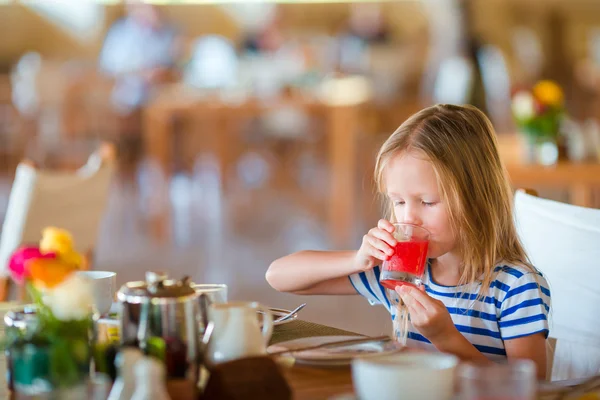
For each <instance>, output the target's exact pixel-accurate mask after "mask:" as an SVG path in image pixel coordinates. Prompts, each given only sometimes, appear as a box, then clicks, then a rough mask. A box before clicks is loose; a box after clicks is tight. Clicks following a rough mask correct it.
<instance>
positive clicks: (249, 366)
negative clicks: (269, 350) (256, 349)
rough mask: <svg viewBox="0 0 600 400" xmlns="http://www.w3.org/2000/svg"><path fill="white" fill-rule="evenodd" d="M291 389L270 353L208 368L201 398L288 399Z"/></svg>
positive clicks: (224, 399) (204, 399) (237, 399)
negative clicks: (206, 381) (265, 355)
mask: <svg viewBox="0 0 600 400" xmlns="http://www.w3.org/2000/svg"><path fill="white" fill-rule="evenodd" d="M291 398H292V391H291V389H290V387H289V385H288V383H287V381H286V380H285V378H284V377H283V375H282V374H281V372H280V371H279V368H278V367H277V365H276V364H275V362H274V361H273V360H272V359H271V358H269V357H250V358H243V359H239V360H234V361H229V362H226V363H222V364H219V365H217V366H215V367H214V368H212V369H211V370H210V378H209V379H208V383H207V384H206V388H205V389H204V393H203V395H202V396H201V399H202V400H216V399H219V400H242V399H243V400H248V399H250V400H251V399H261V400H271V399H273V400H275V399H276V400H280V399H281V400H287V399H291Z"/></svg>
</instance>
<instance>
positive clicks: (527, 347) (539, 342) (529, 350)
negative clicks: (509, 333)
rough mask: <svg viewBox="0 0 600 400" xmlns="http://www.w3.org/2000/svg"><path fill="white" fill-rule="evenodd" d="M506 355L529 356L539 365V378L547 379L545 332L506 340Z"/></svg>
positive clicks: (514, 356) (515, 357) (528, 357)
mask: <svg viewBox="0 0 600 400" xmlns="http://www.w3.org/2000/svg"><path fill="white" fill-rule="evenodd" d="M504 348H505V349H506V356H507V357H508V359H509V360H510V359H511V358H514V359H517V358H527V359H529V360H532V361H533V362H534V363H535V365H536V366H537V376H538V379H546V363H547V360H546V337H545V336H544V333H541V332H540V333H535V334H533V335H529V336H525V337H521V338H517V339H510V340H505V341H504Z"/></svg>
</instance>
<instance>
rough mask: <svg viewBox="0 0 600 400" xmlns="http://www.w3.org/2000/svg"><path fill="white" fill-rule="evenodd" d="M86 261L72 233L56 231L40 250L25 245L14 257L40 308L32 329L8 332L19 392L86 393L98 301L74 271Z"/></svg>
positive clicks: (15, 273)
mask: <svg viewBox="0 0 600 400" xmlns="http://www.w3.org/2000/svg"><path fill="white" fill-rule="evenodd" d="M82 260H83V258H82V256H81V255H80V254H79V253H77V252H76V251H75V250H74V246H73V240H72V238H71V235H70V234H69V233H68V232H66V231H64V230H61V229H57V228H47V229H45V230H44V232H43V234H42V240H41V241H40V244H39V246H27V247H22V248H20V249H18V250H17V251H15V253H14V254H13V255H12V257H11V259H10V262H9V270H10V273H11V277H12V279H13V280H14V281H15V282H16V283H18V284H22V285H25V286H26V287H27V291H28V294H29V296H30V298H31V300H32V303H33V308H34V310H35V315H34V318H33V319H30V322H29V326H28V327H27V329H8V328H9V327H8V328H7V331H6V342H5V346H6V349H7V355H8V359H9V373H10V384H11V386H12V388H13V390H14V391H15V392H17V393H23V394H26V395H37V394H41V393H48V392H52V393H60V395H59V398H69V397H77V396H78V395H80V394H81V393H79V392H78V391H79V390H85V383H86V380H87V378H88V376H89V367H90V355H91V351H90V337H91V333H92V327H93V319H92V318H93V309H94V301H93V296H92V287H91V285H90V282H89V281H87V280H86V279H85V278H83V277H81V276H79V275H78V274H76V273H75V272H76V271H77V270H78V269H79V268H80V267H81V265H82ZM10 318H11V316H10V315H9V316H8V319H9V320H10ZM12 318H13V319H14V318H16V314H13V315H12ZM32 321H33V322H32ZM75 393H77V394H75ZM84 397H85V396H84Z"/></svg>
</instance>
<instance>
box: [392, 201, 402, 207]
mask: <svg viewBox="0 0 600 400" xmlns="http://www.w3.org/2000/svg"><path fill="white" fill-rule="evenodd" d="M402 205H404V200H394V207H396V206H402Z"/></svg>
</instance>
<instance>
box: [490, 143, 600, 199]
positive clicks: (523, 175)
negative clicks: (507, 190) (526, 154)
mask: <svg viewBox="0 0 600 400" xmlns="http://www.w3.org/2000/svg"><path fill="white" fill-rule="evenodd" d="M498 145H499V152H500V156H501V158H502V160H503V161H504V164H505V165H506V169H507V171H508V175H509V177H510V180H511V184H512V185H513V187H514V188H515V189H517V188H524V189H532V188H540V187H541V188H549V189H566V190H567V191H568V193H569V202H570V203H571V204H574V205H577V206H582V207H595V206H598V204H596V203H595V202H594V191H595V190H598V189H600V163H598V162H581V163H578V162H574V161H568V160H565V161H560V162H558V163H557V164H556V165H551V166H544V165H538V164H525V163H524V162H523V149H522V145H521V140H520V137H519V135H517V134H500V135H498Z"/></svg>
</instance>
